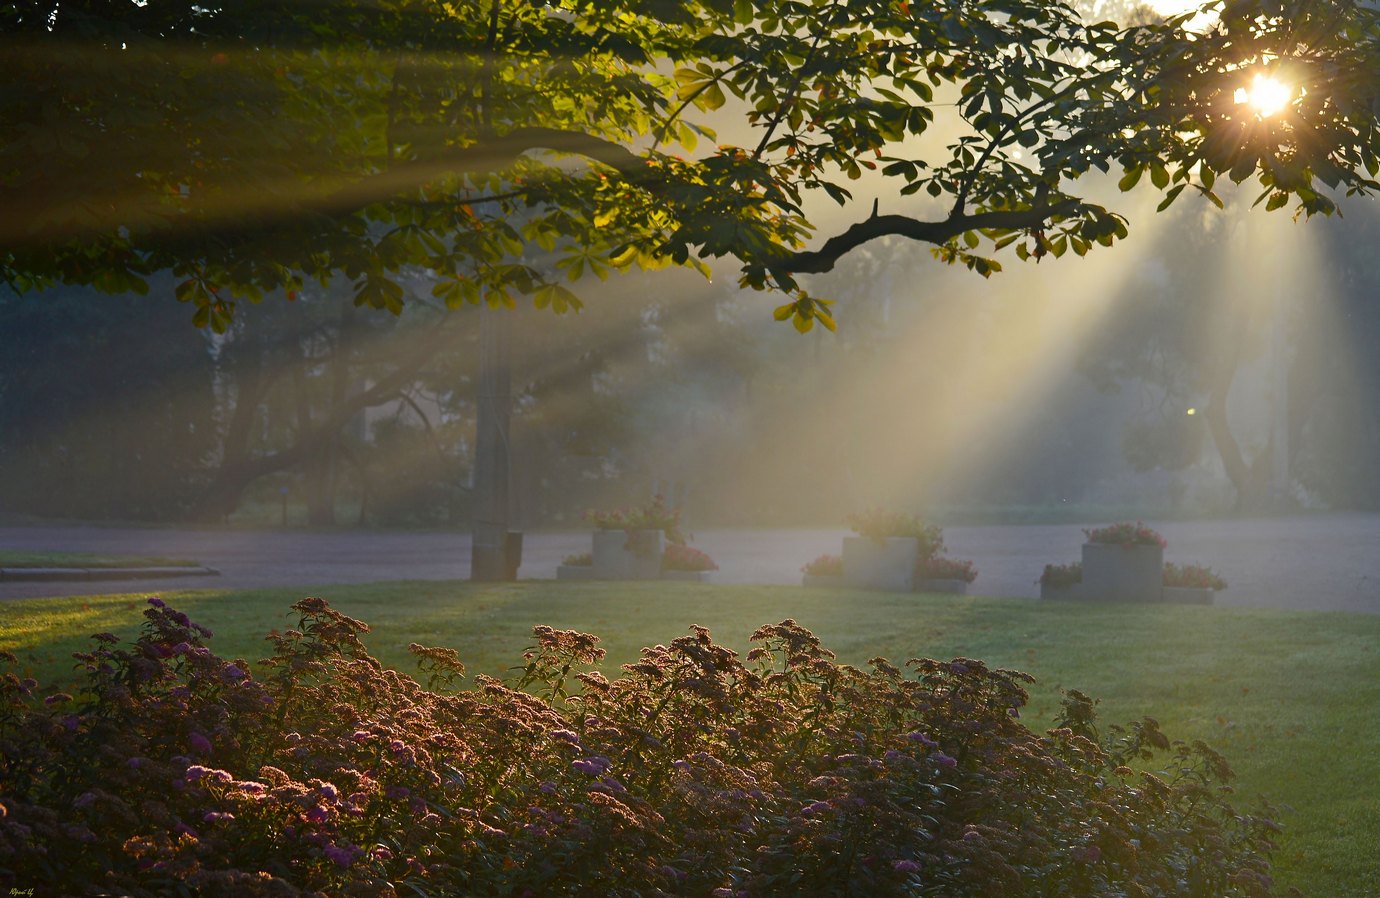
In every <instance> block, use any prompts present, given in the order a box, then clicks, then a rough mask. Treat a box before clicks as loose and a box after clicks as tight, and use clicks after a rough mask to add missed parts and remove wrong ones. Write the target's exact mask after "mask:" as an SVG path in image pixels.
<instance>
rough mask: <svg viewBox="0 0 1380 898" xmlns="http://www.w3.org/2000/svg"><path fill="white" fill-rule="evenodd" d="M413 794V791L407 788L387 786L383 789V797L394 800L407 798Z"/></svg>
mask: <svg viewBox="0 0 1380 898" xmlns="http://www.w3.org/2000/svg"><path fill="white" fill-rule="evenodd" d="M411 794H412V790H411V789H409V788H407V787H406V786H385V787H384V789H383V797H384V798H391V799H394V800H397V799H402V798H406V797H407V796H409V795H411Z"/></svg>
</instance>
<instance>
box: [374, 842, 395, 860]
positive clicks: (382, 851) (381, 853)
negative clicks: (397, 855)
mask: <svg viewBox="0 0 1380 898" xmlns="http://www.w3.org/2000/svg"><path fill="white" fill-rule="evenodd" d="M370 853H371V854H373V856H374V859H375V860H379V861H391V860H392V859H393V852H391V851H389V850H388V849H387V848H385V847H383V846H382V845H380V846H379V847H377V848H375V849H374V850H373V851H372V852H370Z"/></svg>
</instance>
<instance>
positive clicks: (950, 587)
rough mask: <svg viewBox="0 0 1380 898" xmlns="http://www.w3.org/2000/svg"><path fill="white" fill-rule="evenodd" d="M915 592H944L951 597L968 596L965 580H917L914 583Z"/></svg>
mask: <svg viewBox="0 0 1380 898" xmlns="http://www.w3.org/2000/svg"><path fill="white" fill-rule="evenodd" d="M915 591H916V592H945V593H952V594H953V595H960V596H966V595H967V594H968V581H967V580H917V581H915Z"/></svg>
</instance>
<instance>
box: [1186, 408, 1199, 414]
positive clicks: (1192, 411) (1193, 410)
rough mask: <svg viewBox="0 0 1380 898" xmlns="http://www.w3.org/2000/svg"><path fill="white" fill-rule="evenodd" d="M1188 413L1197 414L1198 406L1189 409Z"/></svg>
mask: <svg viewBox="0 0 1380 898" xmlns="http://www.w3.org/2000/svg"><path fill="white" fill-rule="evenodd" d="M1188 414H1190V415H1196V414H1198V410H1197V409H1196V408H1191V409H1189V410H1188Z"/></svg>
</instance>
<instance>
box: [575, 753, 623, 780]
mask: <svg viewBox="0 0 1380 898" xmlns="http://www.w3.org/2000/svg"><path fill="white" fill-rule="evenodd" d="M570 766H571V767H573V768H575V769H576V770H578V771H580V772H581V773H587V774H589V775H590V776H599V775H600V774H602V773H603V772H604V771H606V770H608V769H609V768H610V767H612V766H613V762H612V761H610V760H609V759H608V758H606V757H604V756H603V755H592V756H590V757H588V758H577V759H576V760H574V761H571V762H570Z"/></svg>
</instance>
